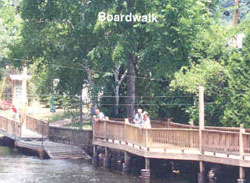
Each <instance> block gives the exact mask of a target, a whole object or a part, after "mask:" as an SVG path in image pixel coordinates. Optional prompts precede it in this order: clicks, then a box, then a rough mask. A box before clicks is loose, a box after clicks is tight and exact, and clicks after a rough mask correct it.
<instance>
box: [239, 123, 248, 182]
mask: <svg viewBox="0 0 250 183" xmlns="http://www.w3.org/2000/svg"><path fill="white" fill-rule="evenodd" d="M244 133H245V129H244V126H243V124H240V137H239V153H240V159H241V160H244V138H243V134H244ZM237 182H238V183H245V182H246V180H245V168H244V167H239V179H238V180H237Z"/></svg>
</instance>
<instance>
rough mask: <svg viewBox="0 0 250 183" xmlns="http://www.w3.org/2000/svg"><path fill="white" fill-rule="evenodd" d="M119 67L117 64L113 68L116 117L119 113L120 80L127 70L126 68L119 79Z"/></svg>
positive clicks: (123, 77) (122, 79)
mask: <svg viewBox="0 0 250 183" xmlns="http://www.w3.org/2000/svg"><path fill="white" fill-rule="evenodd" d="M120 68H121V66H117V67H116V68H115V70H114V71H113V73H114V77H115V89H114V92H115V115H116V117H118V114H119V103H120V97H119V95H120V86H121V84H122V82H123V81H124V79H125V77H126V75H127V72H128V70H127V69H126V70H125V71H124V73H123V74H122V75H121V77H120V79H119V75H120Z"/></svg>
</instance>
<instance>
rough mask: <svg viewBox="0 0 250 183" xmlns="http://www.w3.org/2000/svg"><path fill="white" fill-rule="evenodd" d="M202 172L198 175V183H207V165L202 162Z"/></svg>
mask: <svg viewBox="0 0 250 183" xmlns="http://www.w3.org/2000/svg"><path fill="white" fill-rule="evenodd" d="M199 163H200V172H199V173H198V183H205V163H204V162H203V161H200V162H199Z"/></svg>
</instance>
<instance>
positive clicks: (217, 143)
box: [93, 120, 250, 167]
mask: <svg viewBox="0 0 250 183" xmlns="http://www.w3.org/2000/svg"><path fill="white" fill-rule="evenodd" d="M152 127H153V128H151V129H145V128H139V127H138V126H136V125H133V124H129V123H125V122H123V121H112V120H96V121H95V122H94V124H93V145H97V146H103V147H107V148H113V149H119V150H122V151H125V152H129V153H132V154H135V155H138V156H142V157H145V158H156V159H173V160H188V161H204V162H211V163H218V164H225V165H232V166H240V167H250V151H249V150H250V133H248V131H249V130H248V129H244V130H242V129H240V128H218V127H206V128H205V129H204V130H203V131H202V134H201V135H202V138H200V136H199V135H200V134H199V130H198V128H197V127H194V126H189V125H180V124H176V123H172V122H165V123H162V122H159V121H153V122H152ZM200 139H202V143H200Z"/></svg>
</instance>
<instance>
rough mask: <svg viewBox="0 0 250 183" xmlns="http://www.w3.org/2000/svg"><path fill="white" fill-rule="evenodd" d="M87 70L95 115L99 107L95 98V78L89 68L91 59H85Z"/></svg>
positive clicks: (92, 111)
mask: <svg viewBox="0 0 250 183" xmlns="http://www.w3.org/2000/svg"><path fill="white" fill-rule="evenodd" d="M85 70H86V73H87V78H88V84H89V96H90V104H91V116H92V115H94V114H93V113H94V111H95V109H96V107H97V105H96V101H95V100H94V98H93V94H94V80H93V77H92V71H91V70H90V69H89V60H88V59H86V61H85Z"/></svg>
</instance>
